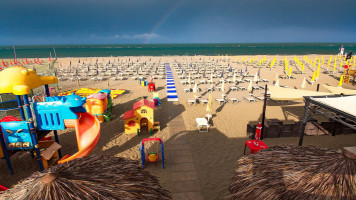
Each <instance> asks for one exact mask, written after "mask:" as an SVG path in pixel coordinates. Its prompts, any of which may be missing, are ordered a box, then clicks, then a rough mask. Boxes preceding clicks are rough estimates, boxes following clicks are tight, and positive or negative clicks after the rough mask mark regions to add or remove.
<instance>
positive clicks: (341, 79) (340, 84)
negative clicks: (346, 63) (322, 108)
mask: <svg viewBox="0 0 356 200" xmlns="http://www.w3.org/2000/svg"><path fill="white" fill-rule="evenodd" d="M342 82H344V75H341V76H340V81H339V87H342Z"/></svg>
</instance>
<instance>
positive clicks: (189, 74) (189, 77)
mask: <svg viewBox="0 0 356 200" xmlns="http://www.w3.org/2000/svg"><path fill="white" fill-rule="evenodd" d="M188 83H189V88H191V87H192V86H191V85H190V74H189V75H188Z"/></svg>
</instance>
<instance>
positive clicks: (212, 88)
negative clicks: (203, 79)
mask: <svg viewBox="0 0 356 200" xmlns="http://www.w3.org/2000/svg"><path fill="white" fill-rule="evenodd" d="M206 91H208V92H209V91H210V92H212V91H214V87H209V88H207V89H206Z"/></svg>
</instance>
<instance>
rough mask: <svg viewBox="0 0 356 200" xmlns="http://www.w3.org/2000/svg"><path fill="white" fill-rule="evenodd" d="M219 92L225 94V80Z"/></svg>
mask: <svg viewBox="0 0 356 200" xmlns="http://www.w3.org/2000/svg"><path fill="white" fill-rule="evenodd" d="M221 91H222V92H225V80H223V81H222V84H221Z"/></svg>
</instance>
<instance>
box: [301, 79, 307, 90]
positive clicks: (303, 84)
mask: <svg viewBox="0 0 356 200" xmlns="http://www.w3.org/2000/svg"><path fill="white" fill-rule="evenodd" d="M306 84H307V79H306V78H305V77H304V79H303V83H302V85H301V88H302V89H304V88H305V86H306Z"/></svg>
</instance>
